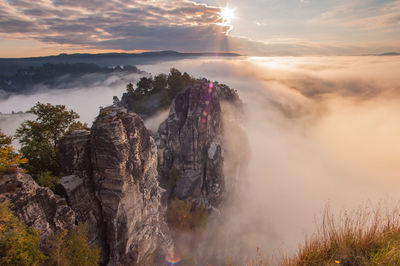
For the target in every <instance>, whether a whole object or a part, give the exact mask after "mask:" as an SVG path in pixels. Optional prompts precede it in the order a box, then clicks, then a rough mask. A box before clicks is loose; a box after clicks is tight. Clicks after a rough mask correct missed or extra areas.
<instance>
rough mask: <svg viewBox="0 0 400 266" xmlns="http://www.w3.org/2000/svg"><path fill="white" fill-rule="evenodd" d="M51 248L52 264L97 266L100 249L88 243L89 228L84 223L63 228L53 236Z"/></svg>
mask: <svg viewBox="0 0 400 266" xmlns="http://www.w3.org/2000/svg"><path fill="white" fill-rule="evenodd" d="M49 244H50V250H49V263H50V265H57V266H64V265H65V266H69V265H77V266H80V265H82V266H83V265H85V266H90V265H93V266H95V265H96V266H97V265H98V261H99V250H98V249H96V248H91V247H90V246H89V244H88V238H87V230H86V228H85V226H84V225H80V226H78V227H76V228H75V229H72V230H70V231H69V232H68V231H67V230H65V229H64V230H61V231H59V232H58V233H56V234H54V235H52V236H51V238H50V241H49Z"/></svg>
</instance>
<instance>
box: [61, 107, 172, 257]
mask: <svg viewBox="0 0 400 266" xmlns="http://www.w3.org/2000/svg"><path fill="white" fill-rule="evenodd" d="M59 160H60V163H61V171H62V173H63V174H66V175H68V176H65V177H63V178H62V179H61V187H62V188H60V189H61V190H63V191H64V193H65V194H66V197H67V200H68V202H69V204H70V205H71V207H72V209H73V210H74V211H75V212H76V214H77V220H78V222H80V223H86V224H87V225H88V227H89V228H92V229H93V230H90V229H89V232H93V233H92V234H89V235H90V236H91V239H92V240H93V241H95V242H96V238H97V243H99V242H101V243H105V245H104V246H103V255H104V256H105V257H107V258H106V261H107V262H108V265H120V264H123V265H149V264H151V260H152V256H153V254H154V252H156V251H160V252H164V253H166V252H168V249H170V248H171V246H172V245H171V242H170V240H169V239H168V237H167V236H166V232H165V231H166V226H165V223H164V218H163V214H164V210H163V208H162V205H161V193H162V190H161V188H160V187H159V185H158V179H157V176H158V173H157V148H156V145H155V142H154V140H153V139H152V138H151V136H150V135H149V133H148V131H147V129H146V128H145V127H144V124H143V121H142V119H141V118H140V117H139V116H138V115H136V114H134V113H129V112H127V110H126V109H124V108H118V107H108V108H104V109H102V110H101V112H100V115H99V116H98V118H97V120H96V121H95V122H94V124H93V127H92V129H91V131H90V132H88V131H87V132H85V131H78V132H73V133H71V134H69V135H66V136H65V137H64V138H63V140H62V141H61V143H60V152H59ZM96 232H97V234H96ZM98 232H103V234H101V233H100V234H99V233H98Z"/></svg>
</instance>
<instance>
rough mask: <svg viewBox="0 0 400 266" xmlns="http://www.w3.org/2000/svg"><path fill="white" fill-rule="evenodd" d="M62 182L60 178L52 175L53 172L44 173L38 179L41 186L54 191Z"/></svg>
mask: <svg viewBox="0 0 400 266" xmlns="http://www.w3.org/2000/svg"><path fill="white" fill-rule="evenodd" d="M59 182H60V178H58V177H57V176H54V175H52V174H51V172H42V173H40V174H39V175H38V176H37V178H36V183H38V184H39V185H40V186H43V187H48V188H50V189H51V190H54V188H55V186H56V185H57V184H58V183H59Z"/></svg>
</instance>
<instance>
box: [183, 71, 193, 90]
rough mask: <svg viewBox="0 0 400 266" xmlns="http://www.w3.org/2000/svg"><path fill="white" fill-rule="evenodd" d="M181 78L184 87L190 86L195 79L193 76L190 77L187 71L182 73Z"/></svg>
mask: <svg viewBox="0 0 400 266" xmlns="http://www.w3.org/2000/svg"><path fill="white" fill-rule="evenodd" d="M182 79H183V84H184V87H185V88H186V87H188V86H190V85H192V84H193V83H195V81H196V80H195V79H194V78H192V77H191V76H190V75H189V74H188V73H186V72H185V73H183V75H182Z"/></svg>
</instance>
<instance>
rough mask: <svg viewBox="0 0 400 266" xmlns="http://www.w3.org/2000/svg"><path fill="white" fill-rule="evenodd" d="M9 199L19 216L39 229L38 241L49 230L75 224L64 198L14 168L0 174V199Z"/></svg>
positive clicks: (47, 233)
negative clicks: (11, 171)
mask: <svg viewBox="0 0 400 266" xmlns="http://www.w3.org/2000/svg"><path fill="white" fill-rule="evenodd" d="M5 201H8V202H10V203H11V208H12V210H13V211H14V213H15V214H16V215H17V217H18V218H19V219H21V220H22V221H24V222H25V223H26V224H27V225H28V226H31V227H33V228H35V229H36V230H38V231H40V237H41V245H42V246H45V245H46V243H45V242H46V239H47V238H48V236H50V235H51V234H52V233H54V232H55V231H57V230H60V229H64V228H71V227H73V226H74V225H75V222H76V216H75V213H74V211H73V210H72V209H71V208H70V207H69V206H68V204H67V202H66V201H65V199H64V198H62V197H60V196H58V195H55V194H54V193H53V192H52V191H51V190H50V189H49V188H44V187H41V186H39V185H38V184H36V182H35V181H34V180H33V179H32V177H31V176H30V175H27V174H25V173H23V172H22V171H17V172H16V173H12V174H5V175H3V176H2V177H1V178H0V202H5Z"/></svg>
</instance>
